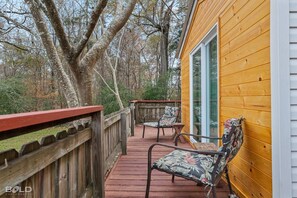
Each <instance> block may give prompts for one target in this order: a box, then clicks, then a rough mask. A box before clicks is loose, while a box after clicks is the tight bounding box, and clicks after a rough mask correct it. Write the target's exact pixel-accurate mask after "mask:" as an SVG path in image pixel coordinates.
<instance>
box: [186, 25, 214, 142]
mask: <svg viewBox="0 0 297 198" xmlns="http://www.w3.org/2000/svg"><path fill="white" fill-rule="evenodd" d="M216 36H217V42H218V24H217V23H216V24H215V25H214V26H213V27H212V28H211V29H210V31H209V32H208V33H207V34H206V35H205V36H204V37H203V38H202V40H201V41H200V42H199V43H198V44H197V45H196V46H195V47H194V48H193V50H192V51H191V52H190V55H189V56H190V57H189V58H190V71H189V75H190V133H193V131H194V126H193V123H194V119H193V117H194V112H193V58H192V57H193V55H194V54H195V53H196V52H197V51H198V50H199V49H201V93H202V98H201V103H202V107H201V115H206V111H207V109H206V105H203V104H206V100H207V98H206V95H207V90H206V85H205V83H206V78H207V77H206V75H207V72H206V59H205V57H206V51H205V46H206V45H207V44H208V43H209V42H210V41H211V40H212V39H213V38H215V37H216ZM217 44H218V43H217ZM218 48H219V46H218V45H217V49H218ZM218 60H219V59H218ZM218 82H219V81H218ZM218 87H219V86H218ZM218 95H219V94H218ZM206 132H207V127H206V116H201V135H204V136H206V135H207V134H206ZM190 140H191V142H196V140H195V139H194V138H193V137H190ZM204 141H208V140H207V139H202V142H204Z"/></svg>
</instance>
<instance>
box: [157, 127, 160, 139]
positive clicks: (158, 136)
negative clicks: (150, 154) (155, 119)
mask: <svg viewBox="0 0 297 198" xmlns="http://www.w3.org/2000/svg"><path fill="white" fill-rule="evenodd" d="M159 134H160V128H158V133H157V142H159Z"/></svg>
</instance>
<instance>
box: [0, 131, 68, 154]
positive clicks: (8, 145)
mask: <svg viewBox="0 0 297 198" xmlns="http://www.w3.org/2000/svg"><path fill="white" fill-rule="evenodd" d="M62 130H65V128H63V127H54V128H48V129H44V130H40V131H36V132H33V133H29V134H26V135H21V136H18V137H14V138H10V139H7V140H2V141H0V152H1V151H4V150H7V149H12V148H15V149H16V150H17V151H19V150H20V149H21V147H22V145H23V144H26V143H29V142H31V141H35V140H38V141H39V142H40V140H41V138H42V137H44V136H47V135H56V134H57V133H58V132H60V131H62Z"/></svg>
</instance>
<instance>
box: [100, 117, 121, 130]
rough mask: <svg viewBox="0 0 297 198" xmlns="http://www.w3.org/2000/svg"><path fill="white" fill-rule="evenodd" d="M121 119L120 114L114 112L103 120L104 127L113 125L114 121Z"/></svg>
mask: <svg viewBox="0 0 297 198" xmlns="http://www.w3.org/2000/svg"><path fill="white" fill-rule="evenodd" d="M120 119H121V115H120V114H116V115H114V116H112V117H110V118H107V119H106V120H105V121H104V129H106V128H108V127H110V126H111V125H113V124H114V123H116V122H117V121H119V120H120Z"/></svg>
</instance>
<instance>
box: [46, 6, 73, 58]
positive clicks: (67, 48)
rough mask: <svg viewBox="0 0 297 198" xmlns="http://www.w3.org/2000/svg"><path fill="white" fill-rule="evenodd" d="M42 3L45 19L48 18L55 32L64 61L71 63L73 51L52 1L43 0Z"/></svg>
mask: <svg viewBox="0 0 297 198" xmlns="http://www.w3.org/2000/svg"><path fill="white" fill-rule="evenodd" d="M43 3H44V4H45V6H46V9H47V11H48V12H47V13H45V14H47V17H48V18H49V20H50V22H51V24H52V26H53V28H54V30H55V32H56V35H57V37H58V40H59V43H60V46H61V49H62V51H63V53H64V54H65V55H66V59H67V60H68V61H71V59H72V52H73V49H72V47H71V45H70V43H69V41H68V39H67V36H66V34H65V31H64V28H63V25H62V21H61V18H60V16H59V13H58V10H57V8H56V5H55V3H54V2H53V0H43Z"/></svg>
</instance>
